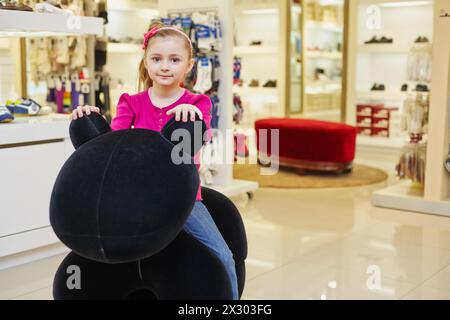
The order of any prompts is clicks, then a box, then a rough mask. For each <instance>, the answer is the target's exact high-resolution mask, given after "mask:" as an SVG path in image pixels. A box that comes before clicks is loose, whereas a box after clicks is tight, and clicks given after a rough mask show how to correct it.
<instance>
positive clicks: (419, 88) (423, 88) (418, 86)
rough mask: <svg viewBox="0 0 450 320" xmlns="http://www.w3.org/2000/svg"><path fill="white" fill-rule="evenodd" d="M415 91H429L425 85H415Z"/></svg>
mask: <svg viewBox="0 0 450 320" xmlns="http://www.w3.org/2000/svg"><path fill="white" fill-rule="evenodd" d="M416 91H417V92H429V91H430V89H428V86H427V85H426V84H417V85H416Z"/></svg>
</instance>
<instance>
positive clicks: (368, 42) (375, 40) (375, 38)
mask: <svg viewBox="0 0 450 320" xmlns="http://www.w3.org/2000/svg"><path fill="white" fill-rule="evenodd" d="M364 43H365V44H372V43H379V40H378V39H377V36H373V37H372V39H370V40H367V41H365V42H364Z"/></svg>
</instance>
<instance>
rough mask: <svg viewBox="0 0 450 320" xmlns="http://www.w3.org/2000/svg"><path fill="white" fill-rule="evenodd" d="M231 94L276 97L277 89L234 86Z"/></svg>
mask: <svg viewBox="0 0 450 320" xmlns="http://www.w3.org/2000/svg"><path fill="white" fill-rule="evenodd" d="M233 92H234V93H237V94H239V95H264V96H277V95H278V89H277V88H266V87H239V86H237V87H236V86H234V87H233Z"/></svg>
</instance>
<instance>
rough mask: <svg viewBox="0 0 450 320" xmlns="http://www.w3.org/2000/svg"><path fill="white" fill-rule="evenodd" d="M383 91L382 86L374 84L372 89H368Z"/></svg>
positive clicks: (383, 87)
mask: <svg viewBox="0 0 450 320" xmlns="http://www.w3.org/2000/svg"><path fill="white" fill-rule="evenodd" d="M384 90H385V86H384V84H377V83H374V84H373V86H372V88H370V91H384Z"/></svg>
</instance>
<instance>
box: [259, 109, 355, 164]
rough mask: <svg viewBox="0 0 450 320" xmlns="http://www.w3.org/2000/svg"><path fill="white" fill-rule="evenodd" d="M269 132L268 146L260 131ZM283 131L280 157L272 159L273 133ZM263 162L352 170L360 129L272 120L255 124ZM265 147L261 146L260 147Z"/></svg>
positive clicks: (280, 119)
mask: <svg viewBox="0 0 450 320" xmlns="http://www.w3.org/2000/svg"><path fill="white" fill-rule="evenodd" d="M262 129H267V131H266V132H267V144H266V143H260V133H259V132H260V130H262ZM272 129H279V157H278V161H277V157H276V155H274V156H273V157H271V150H272V147H271V141H270V140H271V133H270V132H271V131H270V130H272ZM255 130H256V138H257V144H256V145H257V148H258V151H259V153H258V154H259V155H260V156H261V159H260V160H263V158H265V160H264V161H261V162H266V161H267V157H271V159H270V161H272V162H273V161H275V162H278V163H279V164H280V165H285V166H291V167H295V168H297V169H300V170H299V172H302V170H319V171H350V170H351V168H352V162H353V159H354V158H355V144H356V128H355V127H352V126H349V125H346V124H342V123H336V122H328V121H319V120H309V119H293V118H270V119H260V120H257V121H255ZM260 144H261V145H260Z"/></svg>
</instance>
